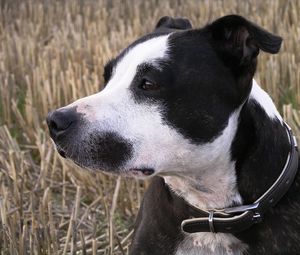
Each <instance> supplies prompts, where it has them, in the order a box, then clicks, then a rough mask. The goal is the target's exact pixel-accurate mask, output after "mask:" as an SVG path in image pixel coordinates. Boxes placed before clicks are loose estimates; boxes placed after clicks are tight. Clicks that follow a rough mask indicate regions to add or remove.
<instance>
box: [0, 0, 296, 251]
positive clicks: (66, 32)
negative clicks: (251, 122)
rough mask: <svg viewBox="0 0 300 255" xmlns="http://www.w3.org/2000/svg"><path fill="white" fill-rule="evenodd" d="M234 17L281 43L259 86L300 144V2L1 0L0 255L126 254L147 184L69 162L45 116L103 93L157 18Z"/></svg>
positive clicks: (264, 65)
mask: <svg viewBox="0 0 300 255" xmlns="http://www.w3.org/2000/svg"><path fill="white" fill-rule="evenodd" d="M230 13H238V14H241V15H245V16H246V17H248V18H249V19H251V20H253V21H254V22H256V23H258V24H260V25H262V26H263V27H265V28H266V29H268V30H270V31H273V32H275V33H277V34H279V35H281V36H282V37H283V38H284V44H283V47H282V50H281V52H280V53H279V54H278V55H274V56H271V55H267V54H261V55H260V58H259V69H258V72H257V74H256V79H257V80H258V82H259V84H261V85H262V87H264V88H265V89H266V90H267V91H268V92H269V93H270V94H271V95H272V97H273V99H274V101H275V102H276V104H277V105H278V107H279V109H280V112H281V113H282V114H283V116H284V118H285V119H286V120H287V122H288V123H289V124H290V125H291V126H292V127H293V128H294V130H295V132H296V133H297V136H298V137H299V135H300V132H299V127H300V115H299V111H298V109H299V102H300V68H298V66H299V62H300V26H299V24H300V1H297V0H295V1H286V0H278V1H273V0H269V1H263V0H261V1H259V0H257V1H240V0H226V1H217V0H216V1H205V0H202V1H200V0H199V1H184V0H182V1H181V0H176V1H171V0H169V1H163V0H162V1H158V0H151V1H142V0H140V1H139V0H136V1H129V0H128V1H122V0H117V1H109V0H107V1H105V0H98V1H96V0H95V1H92V0H86V1H84V0H78V1H67V0H65V1H58V0H55V1H54V0H53V1H52V0H51V1H42V0H40V1H38V0H23V1H21V0H6V1H5V0H1V1H0V251H1V254H11V255H14V254H127V253H128V246H129V245H130V239H131V236H132V227H133V223H134V219H135V215H136V212H137V209H138V207H139V204H140V202H141V197H142V195H143V190H144V188H145V186H146V185H147V183H144V182H138V181H135V180H129V179H120V178H115V177H109V176H106V175H103V174H99V173H98V174H95V173H88V172H85V171H83V170H79V169H77V168H76V167H74V166H73V165H69V164H67V163H66V162H65V161H64V160H62V158H60V157H59V156H58V154H57V153H56V152H55V150H54V147H53V145H52V143H51V141H50V139H49V136H48V131H47V128H46V123H45V117H46V115H47V112H48V111H49V110H51V109H55V108H58V107H60V106H63V105H66V104H68V103H70V102H72V101H73V100H75V99H77V98H79V97H82V96H85V95H89V94H92V93H94V92H96V91H99V90H100V89H101V84H102V72H103V65H104V63H105V62H106V61H107V60H109V59H110V58H111V57H112V56H114V55H115V54H117V53H118V52H119V51H120V50H121V49H122V48H123V47H125V46H126V45H127V44H128V43H129V42H131V41H133V40H134V39H135V38H137V37H138V36H140V35H142V34H144V33H146V32H149V31H151V30H152V29H153V27H154V26H155V23H156V21H157V20H158V19H159V17H161V16H164V15H172V16H186V17H189V18H190V19H191V20H192V22H193V24H194V26H195V27H200V26H203V25H205V24H206V23H207V22H209V21H212V20H213V19H214V18H217V17H219V16H221V15H224V14H230Z"/></svg>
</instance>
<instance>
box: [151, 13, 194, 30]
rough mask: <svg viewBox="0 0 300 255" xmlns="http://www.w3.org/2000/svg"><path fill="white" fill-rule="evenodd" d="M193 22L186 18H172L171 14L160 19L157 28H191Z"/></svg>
mask: <svg viewBox="0 0 300 255" xmlns="http://www.w3.org/2000/svg"><path fill="white" fill-rule="evenodd" d="M191 28H192V24H191V22H190V21H189V20H188V19H186V18H172V17H169V16H164V17H162V18H160V19H159V21H158V22H157V24H156V26H155V30H162V29H179V30H185V29H191Z"/></svg>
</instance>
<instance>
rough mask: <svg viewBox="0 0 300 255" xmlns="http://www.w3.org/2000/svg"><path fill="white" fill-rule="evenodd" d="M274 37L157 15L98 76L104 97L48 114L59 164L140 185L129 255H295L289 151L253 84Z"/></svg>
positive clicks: (247, 25)
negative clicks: (144, 182) (144, 185)
mask: <svg viewBox="0 0 300 255" xmlns="http://www.w3.org/2000/svg"><path fill="white" fill-rule="evenodd" d="M281 43H282V38H281V37H279V36H277V35H274V34H272V33H270V32H268V31H266V30H264V29H263V28H261V27H259V26H257V25H256V24H254V23H252V22H250V21H248V20H247V19H245V18H244V17H241V16H238V15H228V16H224V17H221V18H219V19H217V20H215V21H213V22H212V23H210V24H207V25H206V26H204V27H203V28H200V29H194V28H193V27H192V25H191V22H190V21H189V20H188V19H185V18H172V17H167V16H166V17H163V18H161V19H160V20H159V22H158V23H157V25H156V27H155V29H154V31H153V32H151V33H149V34H147V35H145V36H143V37H141V38H139V39H138V40H136V41H135V42H133V43H132V44H131V45H129V46H128V47H127V48H126V49H124V50H123V51H122V52H121V53H120V54H119V55H118V56H117V57H115V58H113V59H112V60H111V61H109V62H108V63H107V64H106V66H105V68H104V75H103V76H104V81H105V87H104V89H103V90H102V91H101V92H99V93H96V94H94V95H91V96H88V97H85V98H81V99H79V100H77V101H75V102H74V103H72V104H70V105H68V106H66V107H63V108H60V109H58V110H55V111H52V112H50V113H49V114H48V117H47V124H48V126H49V131H50V135H51V138H52V139H53V141H54V142H55V144H56V147H57V150H58V152H59V153H60V155H61V156H62V157H65V158H68V159H71V160H72V161H73V162H75V163H76V164H77V165H79V166H80V167H82V168H86V169H90V170H94V171H98V170H101V171H105V172H108V173H112V174H117V175H123V176H132V177H136V178H141V179H146V178H150V177H153V178H152V183H151V185H150V187H149V188H148V190H147V191H146V193H145V196H144V199H143V202H142V205H141V207H140V210H139V213H138V217H137V220H136V224H135V229H134V237H133V241H132V245H131V251H130V254H131V255H141V254H145V255H150V254H151V255H153V254H154V255H155V254H166V255H181V254H182V255H183V254H185V255H194V254H205V255H210V254H217V255H220V254H234V255H238V254H240V255H241V254H253V255H254V254H255V255H260V254H291V255H292V254H300V232H299V231H300V214H299V210H300V196H299V184H300V179H299V174H298V173H297V170H298V165H297V160H298V153H297V146H296V142H295V140H294V137H293V136H292V134H291V130H290V129H289V127H288V126H287V124H285V122H284V121H283V119H282V117H281V116H280V114H279V113H278V111H277V109H276V107H275V105H274V103H273V102H272V99H271V98H270V96H269V95H268V94H267V93H266V92H265V91H264V90H263V89H262V88H261V87H260V86H259V85H258V84H257V83H256V81H255V80H254V79H253V76H254V73H255V70H256V65H257V57H258V54H259V52H260V51H264V52H266V53H271V54H275V53H278V52H279V50H280V47H281Z"/></svg>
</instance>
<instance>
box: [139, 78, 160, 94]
mask: <svg viewBox="0 0 300 255" xmlns="http://www.w3.org/2000/svg"><path fill="white" fill-rule="evenodd" d="M141 88H142V89H143V90H147V91H149V90H159V88H160V86H159V85H158V84H157V83H154V82H152V81H149V80H145V79H144V80H143V81H142V84H141Z"/></svg>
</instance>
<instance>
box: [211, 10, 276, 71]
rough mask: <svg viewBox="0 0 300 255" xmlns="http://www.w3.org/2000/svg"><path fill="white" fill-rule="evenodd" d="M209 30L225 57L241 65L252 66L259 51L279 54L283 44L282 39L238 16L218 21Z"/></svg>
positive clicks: (230, 16) (226, 17)
mask: <svg viewBox="0 0 300 255" xmlns="http://www.w3.org/2000/svg"><path fill="white" fill-rule="evenodd" d="M208 29H209V30H210V31H211V35H212V40H213V43H214V45H215V46H216V47H217V50H220V51H221V53H222V55H223V57H225V58H227V60H229V61H234V63H235V64H239V65H247V64H250V63H251V60H253V59H255V58H256V56H257V55H258V53H259V50H262V51H265V52H268V53H272V54H275V53H277V52H278V51H279V50H280V46H281V42H282V38H281V37H279V36H277V35H274V34H271V33H270V32H268V31H266V30H264V29H263V28H261V27H259V26H257V25H255V24H254V23H252V22H250V21H248V20H247V19H245V18H243V17H241V16H238V15H229V16H225V17H222V18H220V19H217V20H216V21H214V22H213V23H212V24H210V25H209V26H208Z"/></svg>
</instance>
